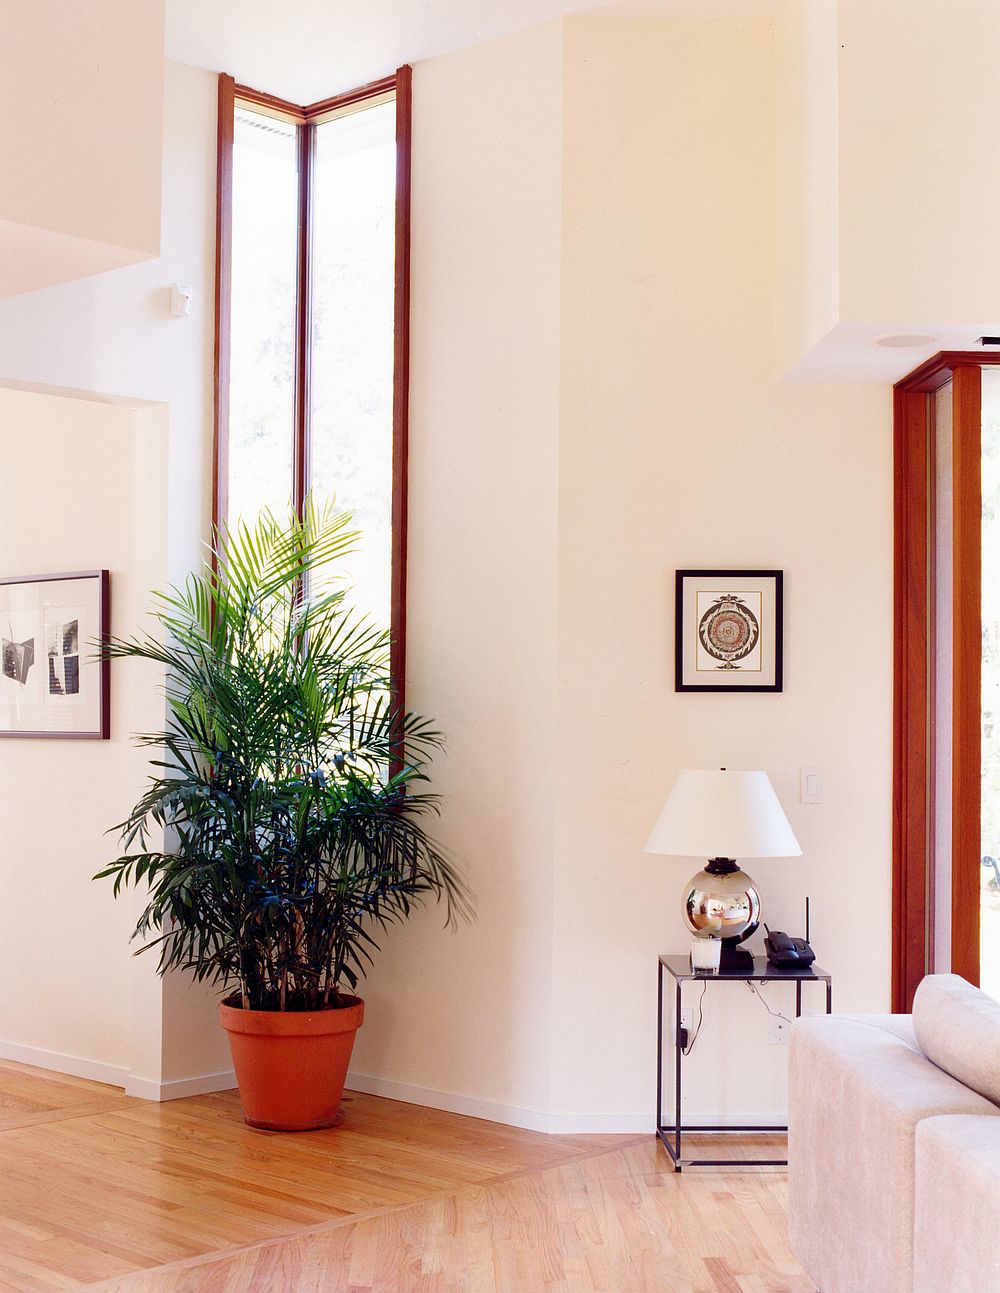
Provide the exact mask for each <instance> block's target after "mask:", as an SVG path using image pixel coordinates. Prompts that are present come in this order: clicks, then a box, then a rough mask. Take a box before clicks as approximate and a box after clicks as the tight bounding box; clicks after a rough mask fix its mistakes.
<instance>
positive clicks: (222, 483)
mask: <svg viewBox="0 0 1000 1293" xmlns="http://www.w3.org/2000/svg"><path fill="white" fill-rule="evenodd" d="M390 94H391V95H393V96H394V97H395V105H396V220H395V240H396V245H395V264H396V269H395V295H394V302H393V306H394V329H393V400H392V496H391V500H390V511H391V525H392V557H391V562H392V571H391V584H390V611H389V613H390V621H391V623H390V627H391V630H392V645H391V649H390V660H389V669H390V676H391V678H392V684H393V703H394V706H395V707H396V709H397V710H398V711H399V712H400V713H401V712H402V711H403V709H404V707H405V677H406V548H407V462H408V451H409V395H410V183H411V172H412V166H411V155H412V139H413V134H412V115H413V111H412V105H413V93H412V69H411V68H410V67H409V66H408V65H404V66H403V67H400V68H398V69H397V70H396V72H395V73H394V74H393V75H391V76H386V77H382V78H381V79H380V80H377V81H371V82H369V83H368V84H366V85H362V86H358V87H357V88H355V89H353V90H348V91H347V92H346V93H344V94H338V95H334V96H332V97H331V98H327V99H320V100H319V101H318V102H316V103H311V104H307V105H304V106H303V105H299V104H294V103H289V102H288V101H287V100H285V99H280V98H278V97H277V96H276V95H272V94H267V93H264V92H263V91H260V90H255V89H253V88H251V87H250V86H246V85H239V84H238V83H237V82H236V81H235V79H234V78H233V77H232V76H229V75H227V74H225V73H222V74H221V75H220V76H219V93H218V102H219V115H218V167H217V187H216V243H215V367H214V396H215V403H214V426H213V467H212V526H213V532H214V531H216V530H217V529H218V527H219V526H220V525H221V524H224V522H225V519H226V515H227V512H228V504H229V497H228V495H229V414H230V400H229V384H230V348H231V343H232V329H231V302H232V247H233V239H232V235H233V145H234V136H235V112H236V104H237V102H239V103H243V104H246V105H248V106H249V107H253V108H255V109H257V110H258V111H260V112H264V113H267V114H269V115H272V116H275V117H278V118H280V119H281V120H284V121H288V122H291V123H293V124H294V125H295V126H296V129H297V146H298V174H299V190H298V245H297V252H296V254H297V272H296V301H295V399H294V418H293V436H294V441H293V453H292V463H293V468H292V499H293V505H294V507H295V510H296V512H297V513H298V514H299V515H301V514H302V506H303V502H304V500H305V495H306V492H307V489H308V482H309V478H310V471H309V450H310V440H311V435H310V431H311V428H310V412H311V386H310V383H311V376H312V302H311V300H310V293H311V286H312V273H311V261H312V211H313V187H314V185H313V180H314V173H315V166H314V160H315V147H316V127H317V126H318V125H321V124H322V123H323V122H324V121H329V120H331V119H332V118H334V117H336V116H339V115H341V114H342V113H343V112H345V110H349V109H351V108H357V107H360V106H363V105H366V104H369V103H372V102H373V101H376V100H378V99H380V98H385V97H387V96H388V95H390ZM399 766H400V765H398V764H397V765H396V766H394V768H393V771H398V769H399Z"/></svg>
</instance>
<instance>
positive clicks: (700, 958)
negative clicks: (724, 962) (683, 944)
mask: <svg viewBox="0 0 1000 1293" xmlns="http://www.w3.org/2000/svg"><path fill="white" fill-rule="evenodd" d="M721 956H722V939H721V938H692V940H691V969H692V970H717V969H718V968H719V960H720V958H721Z"/></svg>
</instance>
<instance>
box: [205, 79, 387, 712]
mask: <svg viewBox="0 0 1000 1293" xmlns="http://www.w3.org/2000/svg"><path fill="white" fill-rule="evenodd" d="M409 109H410V69H409V68H408V67H404V68H400V69H399V71H398V72H396V73H395V75H393V76H391V77H387V78H385V79H384V80H382V81H379V82H375V83H373V84H371V85H368V86H364V87H362V88H361V89H359V90H356V91H352V92H351V93H348V94H343V95H339V96H337V97H335V98H331V99H326V100H323V101H321V102H319V103H315V104H311V105H308V106H298V105H295V104H292V103H288V102H286V101H284V100H281V99H278V98H275V97H273V96H271V95H268V94H264V93H262V92H260V91H257V90H251V89H249V88H247V87H245V86H239V85H236V84H235V83H234V81H233V79H232V78H231V77H228V76H222V77H220V82H219V171H218V175H219V187H218V257H217V272H216V312H217V313H216V324H217V328H216V434H215V454H216V458H215V520H216V522H217V523H224V524H227V525H229V526H233V525H234V524H236V523H238V522H239V521H240V520H241V519H245V520H251V519H252V518H254V517H255V516H256V515H257V513H258V512H259V511H260V510H261V509H262V508H264V507H269V508H271V509H272V510H273V511H275V512H276V513H278V514H281V513H283V512H285V511H286V510H287V509H288V508H289V506H291V507H292V508H294V509H296V510H299V511H300V510H301V508H302V506H303V502H304V499H305V497H306V496H307V494H311V495H312V496H313V497H314V498H315V499H316V500H317V501H318V502H319V503H325V502H327V501H329V500H330V499H331V498H335V499H336V503H337V505H338V506H339V507H342V508H345V509H347V510H349V511H350V512H352V513H353V514H354V518H355V523H356V527H357V528H358V530H359V531H360V533H361V544H360V547H359V549H358V551H357V552H356V553H355V554H354V555H353V556H352V557H351V559H350V562H351V564H350V567H349V570H348V573H349V575H350V578H351V581H352V583H353V585H354V590H355V597H356V600H357V603H358V605H359V607H360V608H361V609H363V610H365V611H367V612H369V613H370V614H372V615H373V616H374V617H375V618H376V619H377V620H378V621H379V622H381V623H383V624H386V625H388V626H389V627H390V629H391V631H392V637H393V658H392V676H393V680H394V686H395V689H396V692H397V695H398V697H400V698H401V693H402V683H403V671H404V668H403V667H404V658H405V655H404V653H405V555H406V553H405V547H406V534H405V529H406V435H407V393H408V371H407V367H408V358H409V356H408V334H409V319H408V301H409V290H408V281H407V279H408V268H409V173H410V162H409V142H410V111H409Z"/></svg>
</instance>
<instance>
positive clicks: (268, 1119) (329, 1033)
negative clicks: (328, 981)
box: [219, 997, 365, 1131]
mask: <svg viewBox="0 0 1000 1293" xmlns="http://www.w3.org/2000/svg"><path fill="white" fill-rule="evenodd" d="M341 1000H342V1001H346V1002H347V1003H348V1004H347V1005H346V1006H342V1007H341V1008H339V1009H337V1010H316V1011H312V1012H306V1011H281V1010H243V1009H242V1008H241V1007H240V1006H239V1005H238V1004H237V1005H232V1004H230V1003H231V1002H232V1001H236V1002H238V1001H239V997H235V998H233V997H230V998H228V999H227V1000H226V1001H223V1002H220V1004H219V1022H220V1023H221V1024H222V1027H223V1028H224V1029H225V1030H226V1032H227V1034H228V1035H229V1050H230V1052H231V1054H232V1057H233V1068H234V1069H235V1070H236V1081H237V1082H238V1083H239V1088H240V1103H241V1104H242V1106H243V1117H244V1120H245V1121H246V1122H248V1123H249V1124H250V1126H251V1127H263V1128H266V1129H267V1130H268V1131H312V1130H314V1129H316V1128H318V1127H335V1126H336V1125H337V1123H338V1122H340V1120H341V1118H342V1117H343V1114H342V1112H341V1109H340V1097H341V1096H342V1095H343V1093H344V1082H345V1081H346V1079H347V1066H348V1064H350V1062H351V1051H352V1050H353V1049H354V1036H355V1034H356V1033H357V1031H358V1029H359V1028H360V1027H361V1025H362V1023H363V1021H364V1017H365V1003H364V1002H363V1001H362V1000H361V998H360V997H341Z"/></svg>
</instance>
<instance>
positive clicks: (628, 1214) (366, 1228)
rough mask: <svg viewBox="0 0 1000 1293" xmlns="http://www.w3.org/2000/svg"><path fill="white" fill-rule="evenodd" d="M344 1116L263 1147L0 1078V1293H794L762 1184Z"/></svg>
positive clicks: (68, 1086) (755, 1174)
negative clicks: (73, 1292)
mask: <svg viewBox="0 0 1000 1293" xmlns="http://www.w3.org/2000/svg"><path fill="white" fill-rule="evenodd" d="M348 1099H349V1103H348V1116H347V1120H346V1121H345V1123H344V1125H343V1126H342V1127H340V1128H338V1129H335V1130H332V1131H323V1132H311V1133H307V1134H300V1135H285V1136H282V1135H274V1134H269V1133H264V1132H258V1131H253V1130H251V1129H250V1128H248V1127H247V1126H246V1125H245V1124H244V1123H243V1122H242V1120H241V1118H240V1116H239V1103H238V1100H237V1097H236V1093H235V1092H223V1093H220V1094H218V1095H211V1096H200V1097H195V1098H192V1099H188V1100H176V1101H172V1102H170V1103H168V1104H162V1105H157V1104H151V1103H148V1102H146V1101H140V1100H132V1099H128V1098H127V1097H125V1096H124V1095H122V1094H121V1093H120V1092H118V1091H116V1090H115V1089H113V1088H109V1087H103V1086H100V1085H98V1084H96V1083H91V1082H84V1081H82V1080H80V1079H76V1078H68V1077H63V1076H61V1075H57V1074H52V1073H47V1072H44V1071H42V1070H39V1069H30V1068H26V1067H24V1066H21V1065H16V1064H9V1063H4V1062H0V1290H3V1293H8V1291H15V1290H16V1293H53V1291H55V1290H63V1289H70V1288H78V1287H81V1286H88V1287H91V1288H100V1289H101V1290H105V1291H106V1293H195V1291H198V1293H244V1291H246V1293H250V1291H251V1290H252V1291H254V1293H257V1291H260V1293H264V1291H265V1290H266V1291H267V1293H293V1291H294V1293H299V1291H300V1290H301V1291H302V1293H320V1290H322V1291H323V1293H417V1291H419V1293H465V1291H468V1293H535V1290H538V1293H543V1291H544V1293H633V1291H634V1293H640V1291H642V1293H644V1291H645V1290H650V1291H652V1290H664V1291H666V1293H812V1289H813V1286H812V1284H811V1283H810V1282H809V1280H808V1279H806V1278H805V1276H804V1275H802V1273H801V1271H800V1270H799V1268H798V1267H797V1266H796V1264H795V1262H794V1260H793V1258H792V1257H791V1254H790V1253H789V1251H788V1246H787V1240H786V1238H785V1223H784V1200H785V1179H784V1174H783V1173H781V1172H775V1171H753V1170H750V1169H745V1170H742V1171H740V1170H732V1171H730V1170H726V1171H724V1172H723V1171H705V1172H688V1173H685V1174H684V1175H683V1176H676V1175H675V1174H674V1173H673V1172H672V1171H671V1170H669V1162H668V1160H667V1158H666V1155H665V1154H664V1153H663V1152H662V1150H660V1148H659V1147H658V1146H657V1144H656V1143H655V1141H654V1140H653V1138H652V1137H651V1136H641V1137H637V1136H625V1137H622V1136H543V1135H539V1134H536V1133H533V1132H525V1131H520V1130H517V1129H515V1128H510V1127H505V1126H502V1125H500V1124H497V1123H489V1122H482V1121H479V1120H477V1119H471V1118H462V1117H458V1116H457V1115H454V1114H446V1113H440V1112H437V1111H435V1110H431V1109H423V1108H419V1107H416V1106H413V1105H404V1104H398V1103H396V1102H393V1101H389V1100H380V1099H377V1098H376V1097H373V1096H366V1095H360V1094H355V1093H349V1096H348ZM764 1139H765V1138H761V1140H762V1141H763V1140H764ZM759 1145H760V1142H758V1144H757V1146H756V1148H758V1149H759ZM747 1152H748V1153H749V1152H750V1149H749V1147H748V1150H747Z"/></svg>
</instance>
